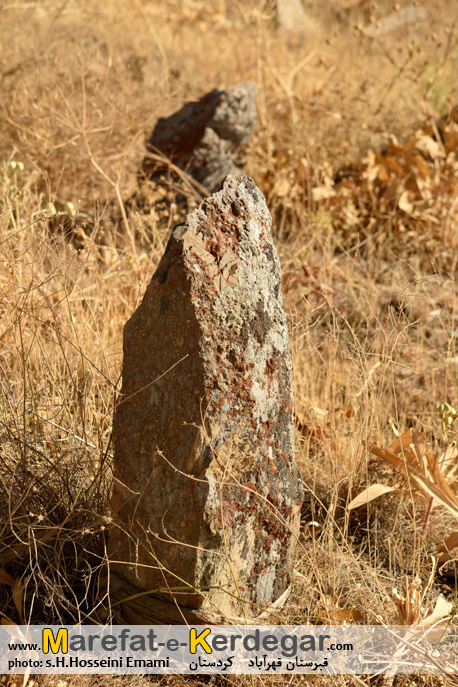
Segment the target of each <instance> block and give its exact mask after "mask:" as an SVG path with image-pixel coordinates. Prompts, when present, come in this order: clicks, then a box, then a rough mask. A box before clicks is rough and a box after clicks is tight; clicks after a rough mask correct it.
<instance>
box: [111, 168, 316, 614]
mask: <svg viewBox="0 0 458 687" xmlns="http://www.w3.org/2000/svg"><path fill="white" fill-rule="evenodd" d="M270 227H271V217H270V214H269V211H268V209H267V206H266V203H265V200H264V196H263V195H262V193H261V192H260V191H259V190H258V189H257V187H256V186H255V184H254V182H253V181H252V180H251V179H250V178H249V177H247V176H240V177H233V176H228V177H227V178H226V179H225V180H224V182H223V185H222V188H221V190H220V191H218V192H217V193H215V194H214V195H213V196H211V197H210V198H208V199H206V200H204V201H203V202H202V203H201V205H200V206H199V207H198V208H197V210H195V211H194V212H193V213H192V214H190V215H188V216H187V218H186V219H185V221H184V222H183V223H182V224H179V225H178V226H177V227H175V230H174V231H173V234H172V236H171V238H170V240H169V242H168V244H167V248H166V251H165V253H164V255H163V257H162V259H161V261H160V263H159V266H158V268H157V270H156V272H155V274H154V276H153V278H152V280H151V282H150V284H149V285H148V288H147V290H146V293H145V296H144V299H143V301H142V303H141V305H140V306H139V307H138V308H137V310H136V311H135V312H134V314H133V315H132V317H131V319H130V320H129V321H128V322H127V324H126V326H125V329H124V363H123V371H122V374H123V384H122V394H121V399H120V401H119V402H118V405H117V407H116V413H115V420H114V455H115V457H114V477H115V480H114V487H113V500H112V509H113V517H114V522H115V527H114V528H113V529H112V532H111V535H110V546H111V554H110V555H111V560H112V561H118V562H113V563H112V564H111V570H112V571H113V572H114V573H116V576H117V578H118V582H119V578H121V580H124V581H126V582H128V583H130V584H131V585H136V586H137V587H139V588H141V589H143V590H158V589H161V590H162V591H159V592H156V596H157V597H158V598H161V599H162V600H163V601H164V600H165V601H166V600H171V598H172V597H173V594H172V593H168V592H167V588H168V587H171V588H176V587H181V588H183V586H184V584H185V583H188V584H190V585H192V586H193V587H194V588H200V589H202V590H203V591H202V592H201V593H199V592H198V591H194V590H189V591H181V592H180V593H179V594H178V595H176V597H175V599H176V601H177V603H178V604H179V605H180V606H181V607H184V608H188V609H208V610H212V611H219V612H220V613H225V614H227V615H228V616H231V617H233V616H240V615H241V614H242V608H241V605H240V603H239V602H238V601H237V600H236V597H241V598H242V599H243V600H245V601H247V602H252V603H253V604H257V606H253V607H250V606H249V605H248V606H247V607H246V608H245V611H246V612H247V613H248V615H250V616H255V615H257V614H258V613H259V612H260V608H265V607H268V606H269V605H271V604H272V602H274V601H275V600H276V599H277V598H278V597H280V595H281V594H282V593H283V592H284V591H285V590H286V589H287V588H288V586H289V584H290V581H291V573H292V565H293V549H294V545H295V541H296V536H297V533H298V527H299V511H300V505H301V500H302V483H301V479H300V475H299V470H298V468H297V466H296V464H295V462H294V445H293V398H292V392H291V356H290V349H289V345H288V335H287V326H286V317H285V313H284V311H283V309H282V297H281V282H280V264H279V261H278V257H277V253H276V250H275V247H274V245H273V242H272V235H271V231H270ZM119 561H121V562H119ZM153 603H154V601H153ZM149 617H153V618H154V614H153V615H152V616H151V614H150V615H149ZM164 622H167V620H165V621H164Z"/></svg>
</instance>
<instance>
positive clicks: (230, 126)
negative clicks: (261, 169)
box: [142, 82, 257, 191]
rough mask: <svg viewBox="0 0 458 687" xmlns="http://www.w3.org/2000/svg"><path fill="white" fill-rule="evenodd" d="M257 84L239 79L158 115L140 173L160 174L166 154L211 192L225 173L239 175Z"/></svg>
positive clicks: (250, 129)
mask: <svg viewBox="0 0 458 687" xmlns="http://www.w3.org/2000/svg"><path fill="white" fill-rule="evenodd" d="M256 92H257V91H256V85H255V84H254V83H250V82H249V83H242V84H237V85H235V86H231V87H230V88H226V89H225V90H213V91H211V93H207V95H205V96H204V97H203V98H201V100H199V101H198V102H190V103H187V104H186V105H184V107H182V108H181V110H179V111H178V112H176V113H175V114H173V115H171V116H170V117H161V119H159V121H158V123H157V124H156V127H155V129H154V131H153V134H152V136H151V139H150V141H149V144H148V146H147V149H148V152H149V153H150V155H148V156H147V157H145V159H144V161H143V165H142V175H144V176H145V177H146V178H159V177H160V176H161V174H163V173H164V172H166V171H167V169H168V167H167V162H164V160H161V159H160V156H159V158H158V153H162V154H163V155H165V156H166V158H168V159H169V160H170V161H171V162H172V163H173V164H174V165H176V166H177V167H179V168H180V169H182V170H184V171H186V172H187V173H188V174H190V175H191V176H192V177H194V179H196V181H198V182H199V183H200V184H202V185H203V186H205V187H206V188H207V189H208V190H209V191H216V190H217V188H218V187H219V186H220V184H221V182H222V180H223V179H224V177H225V176H226V175H228V174H240V171H241V168H242V167H243V164H244V161H243V157H242V152H243V146H246V144H247V143H248V142H249V141H250V139H251V136H252V134H253V131H254V126H255V123H256Z"/></svg>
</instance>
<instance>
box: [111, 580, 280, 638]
mask: <svg viewBox="0 0 458 687" xmlns="http://www.w3.org/2000/svg"><path fill="white" fill-rule="evenodd" d="M290 591H291V588H290V587H288V589H286V590H285V591H284V592H283V594H282V595H281V596H280V597H279V598H278V599H277V600H276V601H275V602H274V603H273V604H272V605H271V606H270V607H269V608H267V609H266V610H264V611H262V612H261V613H259V609H257V608H253V609H252V611H253V616H254V617H228V616H226V615H224V614H222V613H220V612H219V611H218V610H217V609H215V610H214V611H209V610H202V609H195V608H186V607H184V606H180V605H179V604H178V601H177V602H176V603H172V602H168V601H164V599H159V598H158V597H155V596H153V595H152V594H148V593H147V592H145V591H143V590H142V589H140V588H139V587H136V586H135V585H133V584H130V583H129V582H125V581H124V580H122V579H121V578H120V577H118V576H117V575H116V574H114V573H111V575H110V589H109V599H110V606H111V613H112V614H113V616H114V617H113V618H112V622H113V621H115V622H116V623H117V624H119V625H237V624H240V625H245V624H247V623H248V624H250V625H256V624H258V623H263V624H265V622H266V619H268V618H269V617H272V621H274V620H276V619H277V618H276V616H277V613H278V611H279V610H280V609H281V608H282V607H283V605H284V604H285V602H286V600H287V598H288V596H289V594H290ZM178 600H179V596H178Z"/></svg>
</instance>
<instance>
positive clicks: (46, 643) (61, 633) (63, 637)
mask: <svg viewBox="0 0 458 687" xmlns="http://www.w3.org/2000/svg"><path fill="white" fill-rule="evenodd" d="M41 637H42V642H43V653H44V654H47V653H48V652H49V648H50V647H51V652H52V653H53V654H57V653H59V651H62V653H63V654H66V653H67V652H68V630H66V629H65V628H64V627H63V628H62V629H61V630H58V632H57V637H56V638H55V639H54V635H53V633H52V630H51V629H50V628H49V627H47V628H46V629H45V630H43V632H42V635H41ZM61 646H62V649H61Z"/></svg>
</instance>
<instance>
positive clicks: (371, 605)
mask: <svg viewBox="0 0 458 687" xmlns="http://www.w3.org/2000/svg"><path fill="white" fill-rule="evenodd" d="M307 4H308V8H309V12H310V13H311V14H312V15H313V16H315V17H316V18H317V20H318V21H319V23H320V28H319V30H318V31H317V35H316V38H315V39H314V40H312V41H309V42H307V44H303V43H301V42H300V41H298V40H296V39H294V40H293V38H292V37H288V36H285V35H283V34H282V33H281V32H278V31H275V30H274V28H273V27H272V24H271V21H270V19H269V12H270V8H271V3H270V4H269V3H266V4H265V5H263V4H262V3H255V2H252V3H250V2H248V0H245V1H244V2H236V1H235V0H233V1H232V0H226V2H225V1H224V0H223V1H222V2H214V3H205V2H200V1H198V0H195V1H193V2H191V1H190V0H189V2H185V1H184V0H176V1H175V2H172V0H164V1H163V2H162V3H156V2H146V1H144V2H142V1H140V2H137V3H132V2H127V0H117V1H116V2H114V1H112V2H107V3H96V2H93V1H92V0H85V1H81V2H78V1H77V0H70V2H55V1H54V0H51V2H47V3H45V2H40V1H37V2H35V3H32V5H33V6H32V5H31V4H21V3H4V4H3V6H2V7H0V17H1V21H2V33H3V35H4V36H7V37H8V40H4V41H3V47H2V54H1V57H0V84H1V89H2V97H1V99H0V161H1V163H0V164H1V171H0V175H1V177H2V180H1V186H0V261H1V268H0V383H1V387H0V479H1V482H2V484H1V489H2V495H3V496H2V499H1V501H0V527H1V532H2V535H1V542H0V546H1V550H0V556H1V560H2V568H4V570H5V571H6V572H7V573H8V575H10V576H11V579H12V580H19V581H20V582H17V583H16V586H17V587H18V588H19V592H16V594H15V597H14V599H13V594H12V589H11V586H9V585H8V584H2V585H1V588H0V592H1V601H2V607H1V611H2V613H3V614H4V615H5V616H7V617H9V618H11V619H12V620H14V621H16V622H17V621H18V620H21V619H22V620H25V621H35V622H47V623H51V622H53V621H54V622H63V621H67V622H71V621H73V620H76V619H78V618H81V619H83V620H86V621H87V622H90V619H91V614H93V612H94V610H95V609H97V607H98V606H97V605H98V604H99V603H100V602H101V596H100V594H99V582H100V577H101V574H102V572H103V565H104V555H105V546H106V528H107V525H108V524H109V491H110V460H111V453H110V451H111V447H110V432H111V419H112V411H113V404H114V402H115V400H116V396H117V393H118V391H119V375H120V369H121V353H122V327H123V324H124V322H125V321H126V319H127V318H128V317H129V315H130V314H131V313H132V311H133V310H134V308H135V307H136V304H137V303H138V301H139V298H140V297H141V294H142V292H143V290H144V288H145V286H146V283H147V282H148V280H149V279H150V277H151V274H152V272H153V270H154V267H155V265H156V264H157V261H158V259H159V257H160V255H161V253H162V250H163V247H164V243H165V242H166V240H167V237H168V235H169V233H170V229H171V228H172V227H173V225H174V223H175V222H176V221H177V220H178V219H179V218H180V217H181V216H182V215H183V213H184V212H185V211H186V208H185V207H178V208H176V207H175V206H172V208H170V204H168V203H166V202H162V199H163V198H164V196H165V195H166V193H167V189H166V188H164V189H160V188H159V189H157V188H156V189H151V188H149V187H148V185H146V186H144V187H143V188H138V185H137V171H138V169H139V166H140V163H141V160H142V158H143V155H144V140H145V138H146V136H148V134H149V133H150V131H151V129H152V128H153V126H154V123H155V121H156V120H157V118H158V116H160V115H166V114H169V113H171V112H173V111H174V110H176V109H178V107H179V106H181V104H183V102H185V101H186V100H188V99H190V98H193V97H195V98H197V97H199V96H200V95H202V94H203V93H205V92H207V91H208V90H210V89H212V88H214V87H215V86H225V85H230V84H232V83H234V82H236V81H239V80H248V79H251V80H254V81H256V83H257V85H258V88H259V101H258V106H259V121H258V125H257V129H256V134H255V137H254V139H253V143H252V145H251V147H250V149H249V151H248V161H247V172H248V173H249V174H250V175H251V176H252V177H253V178H254V179H255V181H256V183H257V184H258V185H259V187H260V188H261V189H262V190H263V192H264V193H265V195H266V197H267V199H268V203H269V207H270V208H271V211H272V214H273V216H274V220H275V225H274V231H275V235H276V242H277V248H278V251H279V254H280V257H281V260H282V266H283V275H284V300H285V305H286V308H287V311H288V314H289V318H290V331H291V342H292V347H293V353H294V364H295V375H294V387H295V389H294V390H295V400H296V410H297V413H298V417H299V418H300V420H301V431H300V432H299V431H298V435H297V459H298V461H299V463H300V465H301V468H302V470H303V474H304V478H305V483H306V492H307V493H306V500H305V503H304V508H303V516H304V531H303V533H302V535H301V542H300V546H299V547H298V549H297V561H296V572H297V575H296V577H295V585H294V591H293V594H292V596H291V598H290V601H289V602H288V607H287V608H286V609H285V610H284V614H285V617H287V618H288V619H289V621H294V622H297V623H303V624H306V623H317V622H323V621H325V620H329V621H332V622H342V621H344V620H350V621H355V620H358V619H359V618H361V619H362V621H363V622H364V623H371V622H375V621H376V617H377V618H382V619H383V621H384V622H397V617H398V616H397V606H396V603H395V600H394V598H393V596H392V589H393V587H397V588H398V589H399V590H402V589H403V578H404V576H405V575H407V576H408V579H409V580H410V581H412V580H413V579H414V578H415V577H420V578H421V579H422V580H423V581H427V580H429V578H430V574H431V560H430V558H429V555H430V553H431V552H434V551H435V550H436V549H437V547H438V546H439V545H440V544H441V542H442V541H443V539H444V537H446V536H448V535H449V534H450V533H451V532H452V531H453V530H454V529H456V526H455V525H454V520H453V518H451V517H449V516H448V515H447V513H446V511H445V510H444V509H443V508H441V507H437V508H434V509H433V511H432V513H431V517H430V519H429V523H428V527H427V529H426V532H425V534H424V535H423V534H422V528H423V526H424V523H425V512H426V510H427V505H425V504H423V503H422V502H420V501H418V500H417V499H414V498H413V497H412V495H411V494H408V493H407V494H406V493H403V494H400V493H398V492H392V493H389V494H385V495H384V496H382V497H380V499H378V500H376V501H374V502H373V503H371V504H370V505H369V506H368V507H367V508H362V509H355V510H354V511H350V512H349V511H348V510H347V509H346V505H347V504H348V503H349V501H350V500H351V499H352V498H353V497H354V496H355V495H356V494H358V493H359V492H360V491H361V490H362V489H363V488H365V487H366V486H368V485H369V484H373V483H380V482H383V483H384V484H387V485H389V486H396V487H397V486H401V487H403V489H404V492H405V491H406V481H405V479H404V478H402V477H400V476H399V475H397V474H396V473H395V471H393V470H392V469H391V468H389V467H387V466H385V465H384V464H383V462H381V461H380V460H378V459H377V458H375V457H371V456H370V453H369V451H368V449H367V446H366V444H365V442H366V441H367V440H370V441H372V442H374V444H377V445H378V446H380V447H384V446H388V445H389V444H390V443H391V442H392V441H393V440H394V438H395V436H396V434H397V433H402V432H403V431H404V430H406V429H407V428H409V427H411V428H414V429H416V430H419V431H422V432H424V434H425V436H426V438H427V442H428V446H429V448H430V449H431V450H433V451H434V452H435V453H436V454H437V455H440V454H441V453H442V451H443V450H444V449H445V448H446V446H447V445H448V444H450V443H451V442H452V441H454V439H455V429H454V426H453V424H452V425H451V426H450V427H445V426H444V424H443V422H442V419H441V417H440V415H439V414H438V413H437V410H436V408H437V406H438V405H439V404H440V403H443V402H447V403H449V404H450V405H451V406H453V407H457V404H458V399H457V370H456V365H457V359H458V358H457V351H456V341H457V339H456V330H457V311H456V305H455V303H456V286H455V278H456V258H455V255H456V248H457V231H458V228H457V223H456V190H455V189H456V187H457V184H456V180H457V175H458V171H457V167H456V159H455V157H454V153H453V149H451V151H449V152H448V153H447V155H448V157H447V156H446V157H445V158H444V156H443V155H442V157H440V156H439V154H438V156H437V157H435V156H434V155H433V156H431V155H429V156H428V154H426V153H425V154H424V155H423V158H422V159H423V163H421V162H418V160H417V161H414V162H412V160H411V159H409V160H407V162H405V160H404V158H405V157H406V155H407V153H406V150H407V148H408V142H409V141H412V137H415V134H414V132H415V131H416V130H417V129H418V128H420V127H422V129H423V132H424V133H425V132H426V134H427V135H429V136H430V137H431V138H432V139H433V140H436V143H437V139H435V136H436V133H435V131H434V126H436V122H437V123H439V122H440V118H441V117H442V116H444V115H446V114H447V112H449V111H450V110H451V108H452V106H453V105H455V104H456V103H457V102H458V98H457V92H456V91H457V85H456V78H455V77H456V60H457V57H458V29H457V28H456V27H455V24H454V22H455V21H456V20H457V19H458V11H457V8H456V6H455V3H454V2H453V0H443V1H442V2H439V1H438V0H437V2H434V1H431V2H430V3H428V4H427V7H428V10H429V13H430V21H429V23H428V26H427V27H426V26H422V27H419V28H418V29H415V30H411V31H404V32H402V33H401V34H393V35H388V36H387V37H385V38H384V39H383V41H380V42H374V41H372V42H371V41H369V40H368V39H365V38H364V37H363V36H362V35H361V31H360V30H359V29H358V28H355V27H357V26H358V24H365V23H367V22H368V21H370V16H371V15H374V17H375V19H376V18H377V17H382V16H384V15H385V14H387V13H388V12H389V11H391V10H392V6H391V4H390V3H388V2H379V3H378V6H375V3H371V2H369V0H368V1H367V2H359V3H350V2H343V0H333V2H330V3H318V2H315V0H313V1H312V0H310V2H308V3H307ZM401 4H407V3H401ZM431 126H433V131H432V133H431V131H429V133H428V127H431ZM450 127H451V129H450V131H452V130H453V122H452V123H451V125H450ZM387 134H393V135H395V136H397V139H398V141H399V142H400V143H401V144H402V145H401V147H400V151H397V152H396V151H393V149H392V148H391V149H388V152H387V154H386V155H385V156H384V157H379V158H375V157H374V156H372V157H370V156H369V157H368V151H373V152H374V153H375V154H378V153H380V152H381V151H382V150H383V147H384V146H386V145H387V143H388V140H387ZM406 146H407V147H406ZM407 152H409V151H407ZM409 154H410V153H409ZM387 158H390V159H389V160H388V162H387ZM401 158H402V159H403V160H404V162H403V164H404V163H405V165H406V166H404V167H402V165H400V163H399V160H400V159H401ZM393 159H394V160H395V163H396V164H398V168H396V166H394V167H393V164H394V163H392V160H393ZM13 161H14V162H20V163H23V165H24V169H23V170H22V169H19V168H18V165H16V166H15V165H14V164H13V165H12V164H11V163H12V162H13ZM390 164H391V167H390ZM425 165H426V167H425ZM383 166H385V167H386V166H388V172H387V174H385V173H384V172H380V169H381V167H383ZM14 167H16V168H15V169H13V168H14ZM401 167H402V169H401ZM344 168H346V170H345V171H344V172H339V170H343V169H344ZM412 170H413V171H412ZM387 175H388V176H387ZM419 175H420V177H421V180H422V182H423V185H421V184H420V185H419V184H417V186H415V187H412V185H411V181H412V178H413V177H414V179H416V180H417V181H418V178H419ZM314 189H315V190H314ZM317 189H318V190H317ZM320 189H321V190H320ZM323 189H324V191H323ZM326 191H327V192H326ZM403 194H404V195H403ZM197 200H198V197H197V196H195V197H193V198H191V199H189V202H190V204H191V205H192V203H193V202H196V201H197ZM69 203H70V205H68V204H69ZM349 408H351V410H349V411H348V412H347V410H348V409H349ZM403 479H404V482H403V481H402V480H403ZM450 483H451V488H452V489H455V485H454V482H453V481H451V482H450ZM311 521H313V522H315V523H318V524H317V525H314V526H308V525H307V523H310V522H311ZM8 579H9V578H6V577H5V581H6V582H8ZM456 589H457V586H456V576H455V567H454V562H453V561H451V562H448V563H447V565H446V567H445V568H444V569H443V570H441V571H440V572H438V573H436V574H435V576H434V578H433V579H432V580H431V587H430V607H431V605H433V604H434V602H435V600H436V598H437V597H438V595H439V593H443V594H445V595H446V596H447V598H448V599H449V600H450V601H451V602H452V603H453V604H456V601H457V598H456V596H457V592H456ZM404 591H405V590H404ZM18 599H19V601H18ZM424 610H425V611H426V609H424ZM288 680H289V678H280V677H277V678H270V677H269V678H261V677H258V678H256V679H255V680H254V682H255V683H256V684H259V685H263V684H269V685H272V686H273V685H275V684H279V685H280V684H282V685H286V684H289V683H288ZM65 681H66V682H67V684H68V685H73V684H76V682H75V681H74V679H73V678H70V677H68V678H66V679H65ZM87 681H88V684H89V683H90V684H100V685H105V684H107V685H110V686H111V687H112V686H113V685H115V684H117V683H118V682H119V683H121V682H122V684H123V685H124V684H130V683H131V684H136V685H137V684H138V685H140V684H143V683H145V684H147V683H148V684H149V683H151V682H157V683H158V684H159V683H160V684H161V685H165V684H173V685H174V686H175V685H179V684H181V683H183V684H184V683H186V684H188V683H193V684H196V685H197V684H204V683H205V684H216V683H217V684H223V683H224V684H229V683H230V681H228V680H225V679H223V678H217V680H214V679H210V678H205V677H203V678H201V680H195V679H190V678H186V679H185V678H179V677H174V678H173V679H171V678H167V679H166V678H162V679H160V680H159V679H157V680H155V679H150V678H140V677H135V678H134V677H130V678H125V679H121V678H110V677H108V676H106V677H103V678H102V677H100V678H97V679H95V678H90V679H89V678H87ZM339 681H340V683H341V684H342V685H343V684H345V685H347V684H348V685H355V684H367V685H369V684H371V685H374V684H375V682H374V680H369V679H364V680H356V679H354V678H350V677H348V678H345V677H342V678H339ZM232 682H234V680H233V681H232ZM235 682H236V684H238V685H242V684H245V682H246V684H248V682H247V679H245V678H239V679H237V680H236V681H235ZM304 682H305V680H304ZM426 682H427V680H426V679H423V678H421V677H418V678H415V684H426ZM39 683H40V684H42V685H48V684H49V685H51V684H52V685H54V684H55V680H54V678H51V677H48V678H42V679H40V680H39ZM296 683H297V684H299V683H300V679H299V678H295V680H294V684H296ZM307 683H311V684H312V683H313V684H316V685H321V684H323V685H328V684H330V683H329V682H328V681H327V680H326V679H325V678H319V677H315V678H313V679H312V678H309V679H307ZM78 684H82V680H81V678H78ZM250 684H252V683H250ZM394 684H395V685H400V686H401V685H407V684H412V683H409V679H407V678H406V677H401V676H398V677H397V678H396V680H395V682H394ZM430 684H439V681H438V678H435V679H434V682H432V681H430ZM449 684H452V682H450V681H449Z"/></svg>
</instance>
